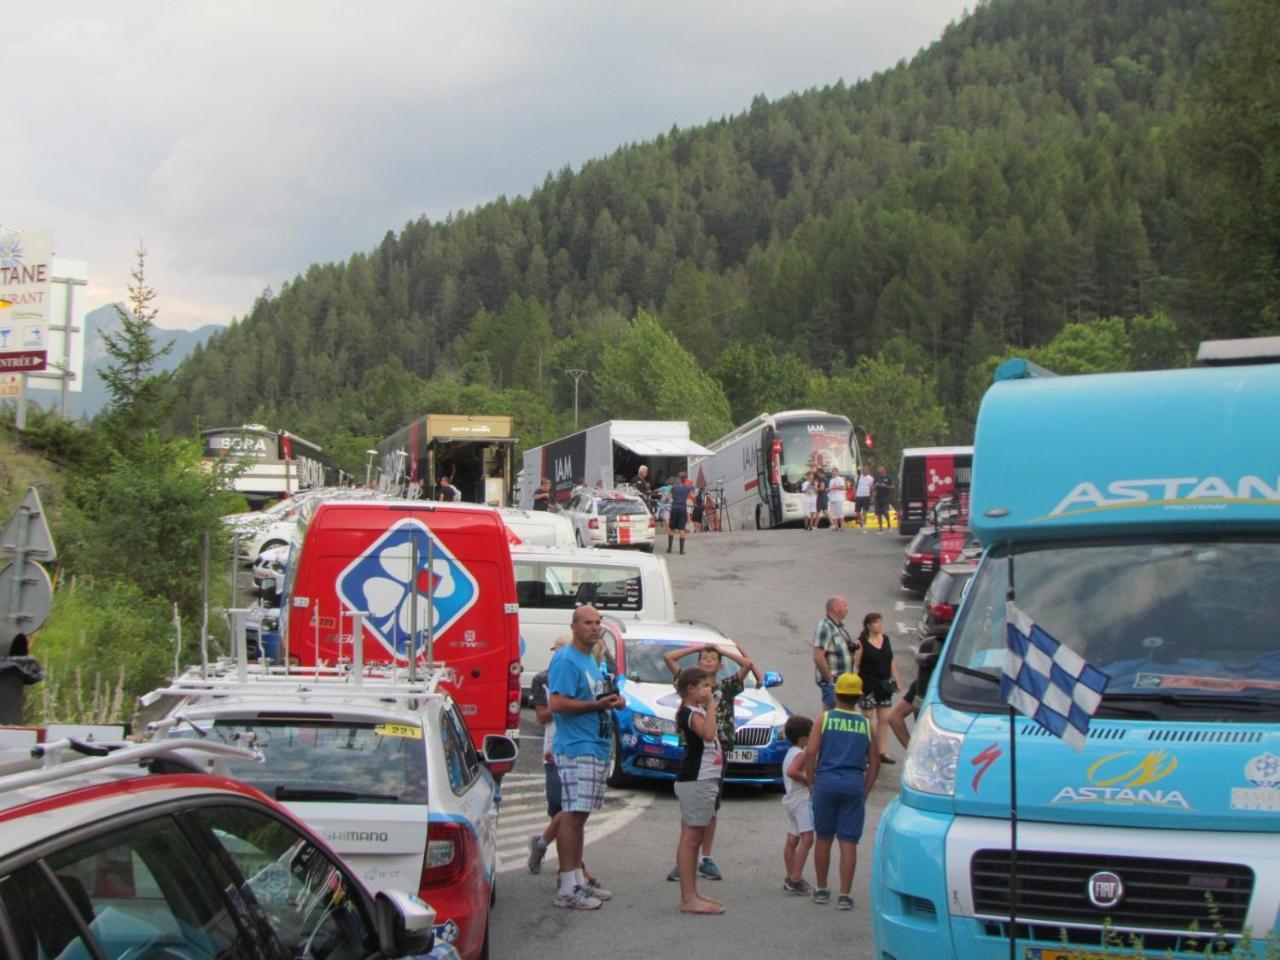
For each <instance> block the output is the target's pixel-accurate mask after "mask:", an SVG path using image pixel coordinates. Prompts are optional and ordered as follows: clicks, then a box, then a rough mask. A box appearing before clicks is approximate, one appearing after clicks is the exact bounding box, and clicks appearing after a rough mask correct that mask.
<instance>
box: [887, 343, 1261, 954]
mask: <svg viewBox="0 0 1280 960" xmlns="http://www.w3.org/2000/svg"><path fill="white" fill-rule="evenodd" d="M1251 343H1252V344H1260V345H1262V346H1263V348H1264V349H1263V350H1262V351H1261V352H1262V354H1263V355H1262V356H1261V357H1259V358H1255V359H1254V360H1253V362H1250V358H1249V356H1248V354H1249V352H1250V346H1249V345H1250V344H1251ZM1242 345H1243V346H1242ZM1277 347H1280V339H1271V340H1270V341H1267V340H1261V341H1219V342H1218V343H1217V344H1204V345H1202V347H1201V365H1199V366H1196V367H1192V368H1188V369H1184V370H1172V371H1158V372H1146V373H1124V374H1104V375H1096V376H1071V377H1054V376H1052V375H1048V372H1047V371H1042V370H1039V369H1038V368H1035V367H1034V366H1033V365H1031V364H1028V363H1026V362H1025V361H1009V362H1008V363H1006V364H1005V365H1004V366H1002V367H1001V368H1000V369H999V370H998V371H997V373H996V379H995V383H993V385H992V386H991V388H990V389H989V390H988V392H987V394H986V396H985V397H984V399H983V402H982V407H981V410H980V412H979V415H978V424H977V432H976V440H975V452H974V461H973V487H972V502H971V517H972V524H973V528H974V530H975V532H976V533H977V535H978V537H979V538H980V539H981V541H982V543H983V546H984V549H985V552H984V556H983V559H982V563H981V567H980V569H979V571H978V573H977V575H976V576H975V578H974V580H973V581H972V582H971V584H970V586H969V590H968V593H967V595H966V597H965V600H964V603H963V606H962V608H961V610H960V613H959V615H958V616H957V619H956V622H955V624H954V625H953V627H952V630H951V633H950V635H949V637H948V639H947V641H946V645H945V647H944V649H943V654H942V658H941V661H940V664H939V667H938V668H937V669H936V670H935V671H934V673H933V677H932V680H931V682H930V686H929V689H928V693H927V696H926V698H925V701H924V704H923V707H922V710H921V714H920V717H919V720H918V723H917V725H916V728H915V731H914V733H913V735H912V741H911V746H910V750H909V751H908V755H907V758H906V761H905V764H904V767H903V775H902V787H901V792H900V794H899V796H898V797H897V798H896V799H895V800H893V801H892V802H891V804H890V805H889V807H888V808H887V809H886V810H885V813H884V816H883V817H882V819H881V821H880V825H879V830H878V833H877V836H876V848H875V853H874V860H873V866H872V877H871V885H872V886H871V889H872V917H873V923H874V930H875V937H876V949H877V953H876V956H877V958H878V960H920V958H934V957H956V958H963V960H969V958H993V960H994V958H1004V957H1007V956H1009V955H1010V950H1009V933H1010V929H1009V927H1010V920H1009V918H1010V902H1009V901H1010V890H1011V889H1013V890H1015V891H1016V893H1015V898H1016V905H1015V906H1016V914H1015V916H1016V921H1017V922H1016V931H1015V933H1016V944H1017V946H1016V956H1017V957H1019V958H1025V960H1062V958H1066V957H1068V956H1070V957H1081V956H1084V957H1090V958H1092V957H1095V956H1099V955H1102V954H1104V953H1105V954H1106V955H1108V956H1112V955H1116V956H1123V955H1125V954H1127V953H1129V952H1130V947H1131V945H1132V944H1133V942H1134V939H1133V938H1134V937H1138V938H1140V939H1141V942H1142V948H1143V950H1145V955H1146V956H1152V957H1156V956H1158V957H1164V956H1174V957H1189V956H1191V955H1193V952H1194V955H1196V956H1202V955H1203V951H1204V950H1205V947H1206V945H1207V944H1208V943H1209V942H1210V941H1211V940H1212V939H1214V932H1215V931H1217V933H1218V935H1219V937H1220V939H1221V940H1223V941H1225V942H1226V943H1227V944H1228V945H1229V946H1230V947H1232V948H1234V949H1235V950H1236V952H1237V954H1238V955H1240V954H1243V955H1248V956H1258V957H1261V956H1263V946H1262V944H1263V942H1265V941H1266V940H1267V939H1268V938H1272V939H1273V940H1274V939H1275V938H1276V937H1277V936H1278V935H1277V933H1276V931H1277V926H1278V921H1280V916H1278V910H1280V362H1276V361H1277V359H1280V358H1278V357H1277V353H1280V350H1277ZM1223 357H1226V358H1228V359H1229V361H1230V362H1229V363H1220V362H1217V361H1218V360H1221V359H1222V358H1223ZM1010 557H1012V558H1013V560H1012V566H1013V579H1014V590H1015V594H1016V604H1017V606H1018V608H1019V609H1020V610H1022V611H1023V612H1024V613H1026V614H1027V616H1029V617H1030V618H1031V619H1032V620H1033V621H1034V622H1035V623H1036V624H1038V625H1039V626H1041V627H1042V628H1043V629H1044V630H1046V631H1047V632H1048V633H1049V634H1050V635H1052V636H1053V637H1054V638H1056V639H1057V640H1059V641H1061V642H1062V643H1064V644H1066V645H1069V646H1070V647H1072V648H1073V649H1074V650H1075V651H1076V652H1078V653H1079V654H1081V655H1082V656H1084V657H1085V658H1086V659H1087V660H1088V661H1089V662H1091V663H1092V664H1093V665H1094V666H1096V667H1098V668H1099V669H1101V670H1102V671H1103V672H1105V673H1106V674H1107V675H1108V676H1109V677H1110V681H1109V685H1108V687H1107V689H1106V692H1105V695H1104V696H1103V698H1102V701H1101V704H1100V706H1099V707H1098V710H1097V713H1096V714H1095V715H1094V717H1093V720H1092V723H1091V725H1090V727H1089V731H1088V737H1087V739H1086V741H1085V745H1084V749H1083V752H1076V751H1075V750H1074V749H1072V748H1071V747H1070V746H1069V745H1067V744H1066V743H1064V742H1063V741H1061V740H1059V739H1057V738H1056V737H1054V736H1052V735H1051V734H1049V733H1048V732H1046V731H1045V730H1044V729H1043V728H1041V727H1040V726H1039V725H1038V724H1036V723H1035V722H1034V721H1032V720H1030V719H1027V718H1025V717H1022V716H1018V717H1017V720H1016V722H1015V724H1014V725H1015V727H1016V742H1015V747H1016V760H1017V774H1016V788H1017V789H1016V793H1017V845H1016V861H1015V862H1016V879H1015V880H1014V882H1012V883H1011V860H1013V859H1014V858H1013V856H1012V855H1011V842H1010V841H1011V837H1010V749H1009V748H1010V719H1009V714H1008V711H1007V707H1006V704H1005V703H1004V702H1003V701H1002V700H1001V699H1000V688H999V686H998V679H999V676H1000V673H1001V666H1002V663H1003V660H1004V652H1005V639H1004V638H1005V630H1004V619H1005V607H1006V597H1007V591H1008V590H1009V586H1010V584H1009V580H1010ZM1242 936H1245V937H1249V936H1251V937H1252V938H1253V941H1252V942H1253V948H1252V950H1246V949H1245V948H1246V947H1247V946H1248V940H1246V941H1245V942H1244V943H1241V942H1240V940H1241V937H1242ZM1118 943H1119V944H1124V945H1126V946H1117V944H1118ZM1273 949H1274V947H1273ZM1195 951H1199V952H1195ZM1271 955H1272V954H1269V953H1268V954H1267V956H1271Z"/></svg>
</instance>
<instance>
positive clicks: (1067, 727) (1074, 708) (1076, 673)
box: [1000, 602, 1111, 751]
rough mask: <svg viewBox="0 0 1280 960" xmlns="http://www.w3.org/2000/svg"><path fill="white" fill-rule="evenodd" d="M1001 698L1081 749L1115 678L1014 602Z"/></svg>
mask: <svg viewBox="0 0 1280 960" xmlns="http://www.w3.org/2000/svg"><path fill="white" fill-rule="evenodd" d="M1005 647H1006V649H1005V655H1004V674H1003V676H1001V678H1000V696H1001V697H1003V698H1004V700H1005V701H1006V702H1007V703H1008V704H1009V705H1010V706H1011V707H1013V709H1015V710H1017V711H1018V712H1019V713H1021V714H1023V715H1024V716H1027V717H1030V718H1031V719H1032V720H1034V721H1035V722H1036V723H1038V724H1040V726H1042V727H1044V728H1045V729H1046V730H1048V731H1049V732H1050V733H1052V734H1053V735H1054V736H1055V737H1058V738H1060V739H1062V740H1065V741H1066V742H1067V743H1069V744H1071V746H1073V747H1074V748H1075V749H1076V750H1077V751H1082V750H1084V739H1085V734H1087V733H1088V731H1089V720H1090V718H1091V717H1092V716H1093V714H1094V712H1095V711H1097V709H1098V704H1100V703H1101V702H1102V693H1103V691H1104V690H1106V689H1107V681H1108V680H1110V679H1111V678H1110V677H1108V676H1107V675H1106V674H1105V673H1103V672H1102V671H1101V670H1099V669H1098V668H1097V667H1094V666H1093V665H1091V664H1090V663H1089V662H1088V661H1087V660H1085V658H1084V657H1082V656H1080V654H1078V653H1076V652H1075V651H1074V650H1072V649H1071V648H1070V647H1068V646H1065V645H1064V644H1061V643H1059V642H1058V641H1057V640H1055V639H1053V637H1051V636H1050V635H1049V634H1048V633H1047V632H1046V631H1045V630H1044V629H1043V628H1041V627H1040V626H1039V625H1038V624H1037V623H1035V622H1034V621H1033V620H1032V619H1031V618H1030V617H1029V616H1027V615H1026V614H1025V613H1023V612H1022V611H1021V610H1019V609H1018V608H1017V607H1016V606H1014V604H1013V603H1012V602H1010V603H1009V604H1008V606H1007V608H1006V611H1005Z"/></svg>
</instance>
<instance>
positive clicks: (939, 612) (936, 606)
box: [929, 603, 956, 621]
mask: <svg viewBox="0 0 1280 960" xmlns="http://www.w3.org/2000/svg"><path fill="white" fill-rule="evenodd" d="M929 612H930V613H931V614H933V618H934V619H935V620H941V621H947V620H950V619H951V618H952V617H954V616H955V615H956V608H955V607H953V606H952V605H951V604H949V603H931V604H929Z"/></svg>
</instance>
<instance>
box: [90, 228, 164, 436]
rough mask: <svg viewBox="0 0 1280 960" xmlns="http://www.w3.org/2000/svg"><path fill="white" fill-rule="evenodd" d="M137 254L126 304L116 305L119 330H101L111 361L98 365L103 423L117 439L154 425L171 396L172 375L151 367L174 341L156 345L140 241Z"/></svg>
mask: <svg viewBox="0 0 1280 960" xmlns="http://www.w3.org/2000/svg"><path fill="white" fill-rule="evenodd" d="M137 258H138V259H137V264H136V265H135V266H134V268H133V270H132V272H131V273H130V277H131V280H130V283H129V286H128V288H127V289H128V293H129V309H128V310H126V309H124V308H123V307H121V306H120V305H119V304H116V306H115V309H116V314H117V315H118V316H119V318H120V325H121V329H120V332H119V333H118V334H109V333H104V334H103V335H102V339H103V345H104V346H105V348H106V351H107V354H108V355H109V356H110V357H111V359H112V360H113V361H114V362H113V363H111V364H109V365H108V366H107V368H106V369H105V370H103V371H102V379H103V382H104V383H106V386H107V392H108V394H110V397H111V401H110V404H109V405H108V413H107V417H108V424H109V428H110V429H111V431H112V432H113V433H114V434H116V439H117V442H118V443H119V442H121V441H126V440H127V439H129V438H133V439H137V438H138V437H140V436H141V435H143V434H144V433H146V432H147V431H148V430H154V429H156V428H158V427H159V426H160V424H161V423H162V422H163V421H164V420H165V418H166V417H167V416H168V414H169V411H170V409H171V408H172V407H173V404H174V401H175V399H176V398H175V396H174V392H173V389H172V388H173V375H172V374H171V373H166V372H157V371H156V369H155V366H156V363H157V362H158V361H159V360H160V358H161V357H163V356H165V355H166V354H167V353H169V351H170V350H172V349H173V343H172V342H170V343H168V344H166V345H165V346H163V347H157V346H156V340H155V336H154V334H153V330H154V324H155V319H156V317H157V316H159V314H160V310H159V308H158V307H157V306H156V304H155V299H156V291H155V290H154V289H153V288H152V287H151V286H149V285H148V284H147V278H146V266H147V251H146V249H145V248H143V247H142V246H139V247H138V251H137Z"/></svg>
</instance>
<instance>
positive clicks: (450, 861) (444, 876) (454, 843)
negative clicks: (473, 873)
mask: <svg viewBox="0 0 1280 960" xmlns="http://www.w3.org/2000/svg"><path fill="white" fill-rule="evenodd" d="M469 835H470V833H469V830H468V828H467V826H466V825H465V824H461V823H438V822H436V821H434V820H433V821H431V822H430V823H428V824H427V852H426V856H425V857H424V858H423V861H422V882H421V887H422V889H424V890H425V889H427V888H429V887H440V886H445V885H448V884H453V883H457V882H458V881H459V880H460V879H461V878H462V874H463V871H464V870H466V867H467V844H468V842H469V841H468V837H469Z"/></svg>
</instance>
